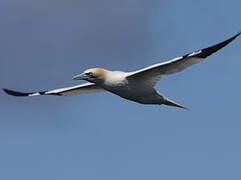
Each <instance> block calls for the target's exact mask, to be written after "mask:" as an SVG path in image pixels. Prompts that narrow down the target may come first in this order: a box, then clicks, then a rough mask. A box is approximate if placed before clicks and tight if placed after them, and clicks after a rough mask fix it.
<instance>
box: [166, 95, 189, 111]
mask: <svg viewBox="0 0 241 180" xmlns="http://www.w3.org/2000/svg"><path fill="white" fill-rule="evenodd" d="M163 104H165V105H167V106H174V107H178V108H182V109H186V110H189V109H188V108H186V107H184V106H182V105H181V104H178V103H175V102H174V101H172V100H170V99H167V98H166V99H165V102H164V103H163Z"/></svg>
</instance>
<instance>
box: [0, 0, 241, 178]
mask: <svg viewBox="0 0 241 180" xmlns="http://www.w3.org/2000/svg"><path fill="white" fill-rule="evenodd" d="M240 7H241V2H240V1H237V0H236V1H235V0H230V1H218V0H213V1H207V0H203V1H191V0H187V1H177V0H174V1H152V0H149V1H144V0H139V1H137V0H132V1H128V0H122V1H111V0H103V1H97V0H95V1H93V0H88V1H87V0H85V1H82V0H79V1H77V0H69V1H64V0H41V1H40V0H21V1H19V0H2V1H0V26H1V28H0V39H1V40H0V48H1V53H0V84H1V87H6V88H10V89H15V90H21V91H36V90H48V89H54V88H60V87H65V86H71V85H76V84H78V83H83V82H82V81H79V82H78V81H72V80H71V78H72V76H73V75H75V74H78V73H80V72H82V71H83V70H85V69H87V68H91V67H96V66H100V67H104V68H106V69H110V70H123V71H134V70H137V69H139V68H142V67H145V66H148V65H151V64H154V63H158V62H160V61H164V60H168V59H171V58H174V57H176V56H181V55H184V54H186V53H188V52H192V51H194V50H198V49H200V48H205V47H207V46H210V45H213V44H215V43H218V42H220V41H223V40H225V39H227V38H229V37H231V36H232V35H234V34H235V33H237V32H238V31H240V30H241V23H240V18H241V15H240ZM240 49H241V39H240V38H238V39H236V40H235V41H234V42H232V43H231V44H230V45H229V46H227V47H225V48H224V49H222V50H221V51H219V52H218V53H216V54H214V55H212V56H211V57H209V58H207V59H206V61H204V62H203V63H200V64H198V65H195V66H192V67H191V68H189V69H186V70H185V71H183V72H181V73H178V74H173V75H170V76H165V77H163V79H162V80H161V81H160V82H159V83H158V84H157V87H156V88H157V89H158V90H160V91H161V92H162V93H163V94H164V95H166V96H167V97H169V98H171V99H173V100H175V101H176V102H179V103H181V104H183V105H185V106H186V107H189V108H190V109H191V111H184V110H182V109H177V108H172V107H167V106H145V105H140V104H136V103H133V102H130V101H127V100H124V99H121V98H119V97H117V96H115V95H112V94H110V93H99V94H86V95H79V96H73V97H54V96H53V97H52V96H47V97H44V96H42V97H33V98H16V97H11V96H8V95H6V94H4V93H3V92H1V93H0V99H1V101H0V107H1V108H0V113H1V118H0V142H1V148H0V179H4V180H12V179H26V180H28V179H29V180H30V179H36V180H38V179H39V180H40V179H41V180H42V179H51V180H55V179H56V180H65V179H86V180H92V179H103V180H108V179H132V180H133V179H138V180H141V179H143V180H144V179H167V180H174V179H185V180H189V179H190V180H192V179H196V180H199V179H200V180H203V179H206V180H213V179H220V180H226V179H233V180H236V179H237V180H238V179H240V178H241V173H240V169H241V142H240V139H241V121H240V116H241V112H240V107H241V96H240V91H241V85H240V77H241V71H240V67H241V51H240Z"/></svg>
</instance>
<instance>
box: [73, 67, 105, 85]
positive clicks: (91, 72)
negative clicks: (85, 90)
mask: <svg viewBox="0 0 241 180" xmlns="http://www.w3.org/2000/svg"><path fill="white" fill-rule="evenodd" d="M106 73H107V70H105V69H103V68H91V69H87V70H85V71H84V72H83V73H82V74H79V75H76V76H74V77H73V79H74V80H86V81H89V82H93V83H97V82H101V81H102V82H103V81H104V80H105V78H106Z"/></svg>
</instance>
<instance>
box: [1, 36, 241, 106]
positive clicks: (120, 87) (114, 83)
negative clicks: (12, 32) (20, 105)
mask: <svg viewBox="0 0 241 180" xmlns="http://www.w3.org/2000/svg"><path fill="white" fill-rule="evenodd" d="M239 35H240V33H238V34H236V35H235V36H233V37H231V38H229V39H227V40H226V41H223V42H221V43H219V44H216V45H214V46H211V47H208V48H205V49H202V50H199V51H195V52H193V53H189V54H186V55H184V56H181V57H177V58H174V59H172V60H169V61H166V62H162V63H159V64H154V65H152V66H149V67H146V68H143V69H140V70H138V71H134V72H121V71H108V70H105V69H102V68H93V69H88V70H86V71H85V72H84V73H82V74H80V75H77V76H74V78H73V79H76V80H79V79H81V80H86V81H89V82H88V83H84V84H81V85H77V86H72V87H67V88H60V89H54V90H50V91H40V92H32V93H25V92H18V91H13V90H9V89H3V90H4V91H5V92H6V93H7V94H9V95H12V96H38V95H58V96H71V95H76V94H82V93H95V92H104V91H109V92H112V93H114V94H116V95H118V96H121V97H123V98H125V99H128V100H132V101H135V102H139V103H142V104H165V105H169V106H175V107H180V108H185V107H184V106H182V105H180V104H177V103H175V102H174V101H172V100H169V99H168V98H166V97H165V96H163V95H162V94H160V93H159V92H158V91H156V90H155V89H154V86H155V84H156V83H157V81H159V79H160V78H161V76H163V75H168V74H172V73H176V72H180V71H182V70H184V69H185V68H187V67H189V66H191V65H193V64H196V63H199V62H201V61H203V60H204V59H205V58H206V57H208V56H210V55H211V54H213V53H215V52H216V51H218V50H220V49H221V48H223V47H224V46H226V45H227V44H229V43H230V42H231V41H233V40H234V39H235V38H236V37H238V36H239Z"/></svg>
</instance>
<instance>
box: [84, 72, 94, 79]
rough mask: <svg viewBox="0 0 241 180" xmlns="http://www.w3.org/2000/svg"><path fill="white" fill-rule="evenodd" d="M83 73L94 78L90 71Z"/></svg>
mask: <svg viewBox="0 0 241 180" xmlns="http://www.w3.org/2000/svg"><path fill="white" fill-rule="evenodd" d="M85 75H87V76H89V77H91V78H94V77H95V76H94V74H93V73H92V72H87V73H85Z"/></svg>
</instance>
